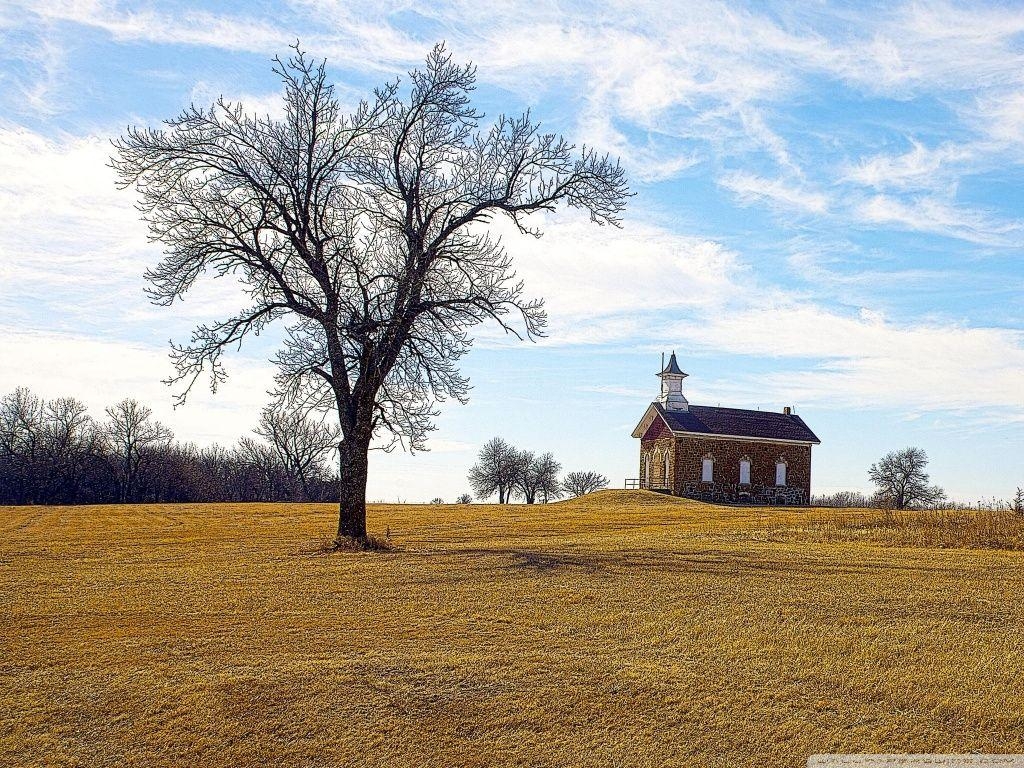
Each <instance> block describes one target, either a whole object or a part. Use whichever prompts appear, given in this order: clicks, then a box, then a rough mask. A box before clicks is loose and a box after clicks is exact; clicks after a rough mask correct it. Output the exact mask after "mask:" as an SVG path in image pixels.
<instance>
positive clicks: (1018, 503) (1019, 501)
mask: <svg viewBox="0 0 1024 768" xmlns="http://www.w3.org/2000/svg"><path fill="white" fill-rule="evenodd" d="M1013 511H1014V512H1016V513H1017V514H1018V515H1024V488H1017V493H1015V494H1014V496H1013Z"/></svg>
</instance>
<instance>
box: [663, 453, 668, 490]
mask: <svg viewBox="0 0 1024 768" xmlns="http://www.w3.org/2000/svg"><path fill="white" fill-rule="evenodd" d="M664 477H665V482H666V483H667V482H668V451H665V475H664Z"/></svg>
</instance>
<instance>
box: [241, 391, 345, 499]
mask: <svg viewBox="0 0 1024 768" xmlns="http://www.w3.org/2000/svg"><path fill="white" fill-rule="evenodd" d="M256 434H257V435H259V436H260V437H262V438H263V439H264V440H266V441H267V442H268V443H269V444H270V447H271V448H273V450H274V451H275V452H276V453H277V456H278V459H279V460H280V462H281V465H282V466H283V467H284V469H285V472H287V474H288V478H289V480H290V485H291V486H292V488H293V497H297V498H301V499H302V500H308V499H309V498H310V492H309V484H310V479H311V476H313V475H321V474H323V473H322V472H321V471H320V470H321V467H322V465H323V463H324V461H325V460H326V458H327V454H328V453H329V452H330V451H331V450H333V449H334V448H335V447H336V446H337V445H338V428H337V427H336V426H334V425H327V424H324V423H323V422H322V421H318V420H316V419H310V418H307V417H306V416H304V415H303V414H302V413H301V412H300V411H297V410H286V409H281V408H275V407H273V406H270V407H267V408H264V409H263V413H262V415H261V416H260V423H259V426H258V427H256Z"/></svg>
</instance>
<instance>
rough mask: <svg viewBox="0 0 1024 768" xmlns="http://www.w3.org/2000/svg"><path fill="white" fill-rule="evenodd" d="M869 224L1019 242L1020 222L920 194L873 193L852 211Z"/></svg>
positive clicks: (982, 240) (979, 240) (1002, 242)
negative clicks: (901, 197) (902, 197)
mask: <svg viewBox="0 0 1024 768" xmlns="http://www.w3.org/2000/svg"><path fill="white" fill-rule="evenodd" d="M853 213H854V215H855V217H856V218H858V219H859V220H860V221H862V222H865V223H868V224H895V225H897V226H899V227H901V228H904V229H910V230H914V231H916V232H930V233H933V234H937V235H943V236H945V237H954V238H958V239H961V240H966V241H968V242H973V243H979V244H982V245H993V246H1012V245H1019V244H1020V231H1021V229H1022V226H1024V225H1022V224H1021V223H1020V222H1004V221H1000V220H998V219H996V218H994V217H993V216H991V215H989V214H987V213H985V212H983V211H978V210H975V209H972V208H968V207H966V206H955V205H952V204H950V203H947V202H945V201H944V200H941V199H938V198H935V197H929V196H922V197H917V198H914V199H911V200H910V201H909V202H903V201H902V200H899V199H897V198H895V197H892V196H889V195H874V196H872V197H870V198H868V199H867V200H866V201H864V202H862V203H860V204H859V205H858V206H856V207H855V209H854V211H853Z"/></svg>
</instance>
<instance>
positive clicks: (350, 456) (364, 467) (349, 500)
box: [334, 440, 370, 546]
mask: <svg viewBox="0 0 1024 768" xmlns="http://www.w3.org/2000/svg"><path fill="white" fill-rule="evenodd" d="M369 450H370V444H369V441H367V442H366V443H365V444H361V443H360V442H359V441H354V440H344V441H342V443H341V445H340V446H339V450H338V456H339V467H338V469H339V474H340V480H339V487H338V537H337V538H336V539H335V540H334V541H335V544H337V545H338V546H342V545H344V544H354V543H362V542H365V541H366V476H367V474H368V471H369V457H368V454H369Z"/></svg>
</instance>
